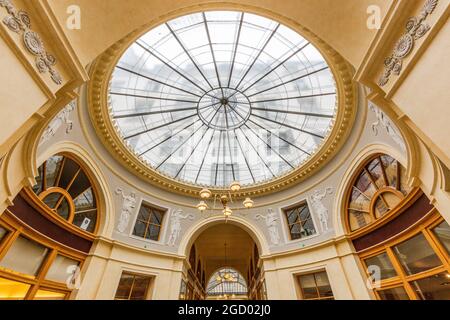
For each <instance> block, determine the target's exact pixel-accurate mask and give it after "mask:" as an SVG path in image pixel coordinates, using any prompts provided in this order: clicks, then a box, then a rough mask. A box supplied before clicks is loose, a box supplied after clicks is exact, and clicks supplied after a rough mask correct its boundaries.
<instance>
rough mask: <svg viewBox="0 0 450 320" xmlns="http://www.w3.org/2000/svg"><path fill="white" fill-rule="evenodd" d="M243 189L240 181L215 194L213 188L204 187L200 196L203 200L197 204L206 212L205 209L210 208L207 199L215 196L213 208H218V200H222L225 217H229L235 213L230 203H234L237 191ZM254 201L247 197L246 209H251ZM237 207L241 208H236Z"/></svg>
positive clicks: (245, 201) (244, 204)
mask: <svg viewBox="0 0 450 320" xmlns="http://www.w3.org/2000/svg"><path fill="white" fill-rule="evenodd" d="M239 190H241V185H240V183H239V182H238V181H234V182H232V183H231V184H230V186H229V188H228V190H225V191H222V192H220V193H215V194H214V195H213V193H212V192H211V190H209V189H206V188H205V189H202V190H201V191H200V198H201V199H202V200H200V202H199V203H198V204H197V206H196V207H197V209H198V210H200V212H204V211H205V210H207V209H209V205H208V203H207V201H208V200H209V199H210V198H212V197H213V205H212V209H213V210H215V209H218V208H217V207H216V202H217V200H219V201H220V203H221V205H222V213H223V214H224V216H225V219H227V218H228V217H229V216H231V215H232V214H233V210H232V209H231V208H230V206H229V203H230V202H231V203H233V198H236V196H237V192H238V191H239ZM253 204H254V201H253V200H252V199H250V198H249V197H247V198H245V200H244V201H243V202H242V205H243V206H244V208H246V209H250V208H251V207H253ZM234 209H235V210H236V209H240V208H234Z"/></svg>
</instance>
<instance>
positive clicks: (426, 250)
mask: <svg viewBox="0 0 450 320" xmlns="http://www.w3.org/2000/svg"><path fill="white" fill-rule="evenodd" d="M447 234H448V224H447V223H446V222H445V221H444V220H443V219H442V217H441V216H440V215H439V214H438V213H437V212H434V213H433V215H431V216H430V217H429V218H428V220H426V221H422V223H421V224H419V225H417V226H416V227H415V228H414V229H411V230H410V231H409V235H403V236H402V237H401V238H399V239H392V240H390V241H388V242H385V243H383V244H382V246H381V248H379V249H378V248H373V249H371V250H369V251H368V252H367V253H365V254H362V255H361V259H362V260H363V262H364V264H365V266H366V267H367V268H368V270H367V271H368V276H370V279H372V280H378V283H377V287H376V288H374V291H375V293H376V295H377V297H378V299H380V300H450V267H449V262H450V258H449V255H448V252H447V250H446V247H445V243H446V242H445V241H446V239H445V238H446V235H447ZM370 266H377V267H379V270H380V273H379V275H380V277H379V278H378V279H374V278H375V277H376V274H370V272H369V270H370V269H369V267H370Z"/></svg>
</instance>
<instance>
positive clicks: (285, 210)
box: [282, 200, 317, 241]
mask: <svg viewBox="0 0 450 320" xmlns="http://www.w3.org/2000/svg"><path fill="white" fill-rule="evenodd" d="M300 208H307V209H308V212H309V219H307V220H301V219H300V213H301V211H298V212H297V213H296V215H297V218H296V221H295V222H294V223H289V217H288V211H290V210H299V209H300ZM282 211H283V215H284V218H285V221H286V225H287V227H288V233H289V240H291V241H295V240H300V239H305V238H308V237H312V236H314V235H317V229H316V224H315V223H314V219H313V215H312V213H311V210H310V209H309V205H308V202H307V201H306V200H304V201H301V202H299V203H297V204H295V205H292V206H289V207H287V208H283V209H282ZM297 219H298V220H297ZM308 220H311V223H312V225H313V227H314V233H313V234H311V235H308V236H305V237H302V236H300V237H299V238H295V239H294V238H293V237H292V232H291V226H293V225H295V224H298V225H300V224H301V223H302V222H304V223H306V222H307V221H308Z"/></svg>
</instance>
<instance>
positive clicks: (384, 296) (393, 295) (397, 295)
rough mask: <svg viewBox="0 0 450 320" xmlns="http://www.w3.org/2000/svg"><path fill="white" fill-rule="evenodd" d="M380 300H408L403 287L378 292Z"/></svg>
mask: <svg viewBox="0 0 450 320" xmlns="http://www.w3.org/2000/svg"><path fill="white" fill-rule="evenodd" d="M378 295H379V296H380V299H381V300H409V296H408V294H407V293H406V291H405V288H403V287H397V288H391V289H385V290H380V291H378Z"/></svg>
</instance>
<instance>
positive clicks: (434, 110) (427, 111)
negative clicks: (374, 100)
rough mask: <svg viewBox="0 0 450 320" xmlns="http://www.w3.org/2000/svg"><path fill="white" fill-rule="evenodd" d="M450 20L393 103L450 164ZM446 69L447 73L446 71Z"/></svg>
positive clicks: (404, 83) (395, 96) (401, 87)
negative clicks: (449, 72) (449, 75)
mask: <svg viewBox="0 0 450 320" xmlns="http://www.w3.org/2000/svg"><path fill="white" fill-rule="evenodd" d="M448 39H450V21H447V22H446V23H445V25H444V26H443V28H442V29H441V31H440V32H439V33H438V34H437V35H436V37H435V38H434V39H433V41H432V42H431V44H430V46H429V47H428V48H427V50H426V51H425V52H424V54H423V55H422V57H421V59H420V60H419V61H418V62H417V63H416V64H415V66H414V68H413V69H412V70H411V72H410V73H409V75H408V77H407V78H406V79H405V80H404V81H403V83H402V85H401V86H400V87H399V89H398V90H397V92H396V93H395V95H394V96H393V97H392V100H393V101H394V102H395V104H396V105H398V106H400V107H401V109H402V111H403V112H404V113H405V115H406V116H407V117H409V118H410V119H411V121H412V122H413V123H414V125H415V126H416V127H417V128H418V129H419V130H421V131H422V132H423V134H424V135H425V136H426V137H427V138H428V143H430V142H431V143H432V144H433V145H434V146H436V147H437V148H438V149H439V150H440V151H441V155H445V157H447V161H446V162H447V164H448V163H450V139H448V137H449V126H448V124H449V123H450V112H449V110H450V81H449V79H448V71H449V70H450V61H449V59H448V57H450V41H449V40H448ZM443 70H446V71H447V72H443Z"/></svg>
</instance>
